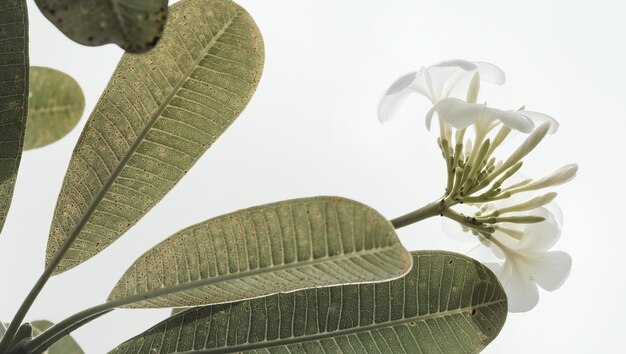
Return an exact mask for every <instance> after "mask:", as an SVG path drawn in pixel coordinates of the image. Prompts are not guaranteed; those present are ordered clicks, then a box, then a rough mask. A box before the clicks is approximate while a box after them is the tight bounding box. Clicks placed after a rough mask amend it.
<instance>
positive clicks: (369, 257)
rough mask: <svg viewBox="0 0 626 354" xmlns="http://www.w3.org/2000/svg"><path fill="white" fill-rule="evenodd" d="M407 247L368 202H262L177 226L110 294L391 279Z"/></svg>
mask: <svg viewBox="0 0 626 354" xmlns="http://www.w3.org/2000/svg"><path fill="white" fill-rule="evenodd" d="M410 269H411V255H410V254H409V252H407V251H406V250H405V249H404V247H403V246H402V244H401V243H400V241H399V240H398V236H397V235H396V232H395V229H394V227H393V225H391V223H390V222H389V221H388V220H387V219H385V218H384V217H383V216H382V215H380V214H379V213H378V212H376V211H375V210H374V209H372V208H370V207H368V206H366V205H363V204H361V203H357V202H355V201H352V200H348V199H344V198H338V197H314V198H305V199H295V200H288V201H283V202H278V203H273V204H267V205H262V206H258V207H254V208H250V209H245V210H240V211H237V212H234V213H231V214H227V215H223V216H220V217H217V218H214V219H211V220H208V221H205V222H202V223H199V224H196V225H194V226H191V227H189V228H187V229H184V230H182V231H180V232H178V233H176V234H174V235H173V236H171V237H169V238H168V239H167V240H165V241H163V242H161V243H160V244H158V245H157V246H155V247H154V248H153V249H151V250H150V251H148V252H146V253H145V254H144V255H142V256H141V257H139V259H138V260H137V261H136V262H135V263H134V264H133V265H132V266H131V267H130V268H129V269H128V270H127V271H126V273H125V274H124V276H122V278H121V279H120V281H119V282H118V283H117V285H116V286H115V288H114V289H113V291H112V292H111V295H109V301H110V302H119V303H130V301H132V300H133V299H135V300H136V301H135V302H133V303H130V305H129V306H125V307H134V308H143V307H175V306H197V305H208V304H217V303H224V302H231V301H238V300H243V299H250V298H255V297H259V296H264V295H269V294H275V293H279V292H287V291H294V290H299V289H305V288H311V287H322V286H329V285H338V284H346V283H362V282H373V281H385V280H390V279H395V278H398V277H401V276H402V275H404V274H406V272H408V271H409V270H410Z"/></svg>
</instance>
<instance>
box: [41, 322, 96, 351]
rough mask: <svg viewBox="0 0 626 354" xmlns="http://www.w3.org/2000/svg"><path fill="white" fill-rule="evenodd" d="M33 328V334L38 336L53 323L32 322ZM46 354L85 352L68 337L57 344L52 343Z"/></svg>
mask: <svg viewBox="0 0 626 354" xmlns="http://www.w3.org/2000/svg"><path fill="white" fill-rule="evenodd" d="M31 325H32V326H33V334H34V335H35V336H38V335H40V334H41V332H43V331H45V330H46V329H48V328H50V327H52V325H53V323H52V322H50V321H34V322H31ZM47 352H48V354H84V353H85V352H84V351H83V350H82V349H81V348H80V346H79V345H78V343H76V341H75V340H74V339H73V338H72V337H70V336H69V335H67V336H65V337H63V338H61V339H60V340H59V341H58V342H56V343H54V344H53V345H52V346H51V347H50V348H49V349H48V351H47Z"/></svg>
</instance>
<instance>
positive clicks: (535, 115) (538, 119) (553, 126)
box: [518, 111, 559, 134]
mask: <svg viewBox="0 0 626 354" xmlns="http://www.w3.org/2000/svg"><path fill="white" fill-rule="evenodd" d="M518 112H519V113H521V114H523V115H524V116H526V117H527V118H528V119H530V120H531V121H533V123H535V125H537V126H538V125H540V124H541V123H544V122H550V130H549V131H548V133H550V134H554V133H556V131H557V130H559V122H557V121H556V119H554V118H552V117H550V116H549V115H547V114H543V113H539V112H532V111H518Z"/></svg>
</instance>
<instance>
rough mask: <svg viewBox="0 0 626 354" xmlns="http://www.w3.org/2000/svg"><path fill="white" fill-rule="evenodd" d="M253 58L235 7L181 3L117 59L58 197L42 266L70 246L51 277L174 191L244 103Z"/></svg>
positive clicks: (252, 28)
mask: <svg viewBox="0 0 626 354" xmlns="http://www.w3.org/2000/svg"><path fill="white" fill-rule="evenodd" d="M263 54H264V52H263V41H262V38H261V34H260V33H259V30H258V28H257V27H256V24H255V23H254V21H253V20H252V18H251V17H250V16H249V15H248V13H247V12H246V11H245V10H244V9H242V8H241V7H240V6H238V5H236V4H235V3H233V2H231V1H228V0H183V1H180V2H178V3H176V4H175V5H172V6H171V8H170V17H169V20H168V23H167V26H166V28H165V31H164V33H163V38H162V39H161V41H160V42H159V44H158V45H157V46H156V47H155V48H154V49H153V50H151V51H150V52H148V53H145V54H140V55H137V54H125V55H124V56H123V57H122V59H121V61H120V63H119V65H118V67H117V69H116V71H115V73H114V75H113V78H112V79H111V82H109V85H108V87H107V88H106V90H105V92H104V93H103V95H102V97H101V98H100V101H99V102H98V104H97V106H96V108H95V110H94V112H93V113H92V115H91V116H90V117H89V120H88V121H87V123H86V126H85V129H84V130H83V133H82V135H81V137H80V139H79V140H78V143H77V146H76V148H75V150H74V153H73V155H72V159H71V161H70V166H69V168H68V171H67V174H66V176H65V180H64V182H63V187H62V189H61V193H60V195H59V199H58V202H57V207H56V210H55V213H54V219H53V222H52V226H51V229H50V237H49V240H48V249H47V253H46V264H49V263H50V261H51V260H52V258H53V257H54V256H55V254H56V253H57V251H58V250H59V249H61V247H64V245H65V246H67V245H68V244H71V247H70V248H69V251H68V252H67V253H65V254H64V256H63V258H62V259H61V262H60V264H59V266H58V267H57V268H56V270H55V273H56V274H58V273H60V272H63V271H65V270H67V269H70V268H72V267H75V266H77V265H78V264H80V263H82V262H84V261H85V260H87V259H89V258H90V257H92V256H94V255H95V254H97V253H98V252H100V251H101V250H103V249H104V248H106V247H108V246H109V245H110V244H111V243H112V242H113V241H115V240H116V239H117V238H118V237H120V236H121V235H122V234H123V233H124V232H126V230H128V229H129V228H130V227H131V226H132V225H134V224H135V223H136V222H137V221H138V220H139V219H140V218H141V217H142V216H143V215H145V213H146V212H147V211H148V210H150V209H151V208H152V207H153V206H154V205H155V204H156V203H157V202H158V201H160V200H161V199H162V198H163V196H164V195H165V194H166V193H167V192H168V191H170V190H171V189H172V188H173V187H174V185H175V184H176V183H177V182H178V181H179V180H180V179H181V178H182V177H183V176H184V175H185V173H186V172H187V171H188V170H189V169H190V168H191V166H192V165H193V164H194V163H195V162H196V161H197V160H198V158H200V156H201V155H202V154H203V153H204V152H205V151H206V150H207V149H208V148H209V147H210V146H211V145H212V144H213V143H214V142H215V140H216V139H217V138H218V137H219V136H220V135H221V134H222V133H223V132H224V131H225V130H226V128H227V127H228V126H229V125H230V124H231V123H232V122H233V121H234V120H235V119H236V118H237V116H239V114H240V113H241V111H242V110H243V109H244V107H245V106H246V104H247V103H248V102H249V100H250V99H251V97H252V94H253V92H254V90H255V88H256V86H257V84H258V82H259V79H260V76H261V71H262V67H263V59H264V56H263Z"/></svg>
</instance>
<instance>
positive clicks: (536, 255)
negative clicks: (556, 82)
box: [378, 60, 578, 312]
mask: <svg viewBox="0 0 626 354" xmlns="http://www.w3.org/2000/svg"><path fill="white" fill-rule="evenodd" d="M485 79H486V81H491V82H494V83H498V84H502V83H504V73H503V72H502V71H501V70H500V69H499V68H497V67H496V66H495V65H493V64H487V63H472V62H468V61H463V60H455V61H449V62H443V63H439V64H436V65H433V66H430V67H427V68H422V69H421V70H420V71H419V72H413V73H409V74H407V75H404V76H402V77H401V78H399V79H398V80H397V81H396V82H394V83H393V85H392V86H391V87H390V88H389V89H388V90H387V93H386V94H385V96H384V97H383V99H382V100H381V102H380V105H379V112H378V113H379V119H380V120H381V121H382V122H384V121H386V120H389V119H390V118H391V116H392V114H393V113H394V111H395V109H396V108H397V106H398V105H399V104H400V102H401V101H402V100H403V99H404V98H406V96H407V95H408V94H410V93H411V92H417V93H419V94H422V95H424V96H426V97H427V98H428V99H430V101H431V102H432V103H433V107H432V108H431V109H430V110H429V112H428V114H427V115H426V127H427V128H428V129H429V130H430V127H431V125H432V120H433V118H435V117H437V118H438V121H439V138H438V140H437V143H438V145H439V148H440V149H441V155H442V157H443V158H444V160H445V163H446V170H447V175H448V180H447V185H446V187H445V193H444V195H443V197H442V198H441V199H440V200H438V201H436V202H434V203H431V204H429V205H427V206H425V207H423V208H420V209H418V210H416V211H414V212H412V213H410V214H407V215H403V216H401V217H399V218H396V219H394V220H392V223H393V224H394V226H396V227H402V226H405V225H408V224H410V223H412V222H415V220H418V221H419V220H421V219H422V218H424V217H428V216H433V215H441V216H443V217H444V219H443V220H444V231H446V233H451V234H453V236H457V237H456V238H457V239H465V240H467V239H469V240H474V241H480V242H479V243H478V246H477V247H475V248H474V249H473V252H474V253H476V252H478V251H480V250H482V254H488V255H490V257H489V258H491V259H492V260H496V262H491V261H490V260H487V259H482V261H483V263H485V264H487V265H488V266H489V267H490V268H491V269H492V270H493V271H494V273H495V274H496V275H497V276H498V278H499V279H500V281H501V283H502V284H503V286H504V288H505V290H506V292H507V295H508V299H509V310H510V311H511V312H521V311H528V310H530V309H531V308H533V307H534V306H535V305H536V304H537V301H538V299H539V292H538V289H537V286H540V287H542V288H544V289H546V290H549V291H552V290H555V289H557V288H559V287H560V286H561V285H562V284H563V282H564V281H565V280H566V279H567V277H568V275H569V271H570V269H571V265H572V259H571V257H570V256H569V255H568V254H567V253H565V252H559V251H550V249H551V248H552V246H554V244H555V243H556V242H557V240H558V239H559V237H560V236H561V223H562V221H561V216H560V211H559V210H558V208H557V207H556V204H555V203H554V202H553V200H554V199H555V198H556V193H554V192H548V193H544V194H534V195H531V194H533V193H535V192H537V191H538V190H541V189H544V188H548V187H553V186H557V185H560V184H563V183H566V182H568V181H570V180H571V179H573V178H574V177H575V176H576V173H577V171H578V165H576V164H569V165H565V166H563V167H561V168H559V169H558V170H556V171H555V172H553V173H552V174H550V175H548V176H546V177H544V178H541V179H538V180H533V179H529V178H525V179H522V178H519V173H518V172H519V170H520V169H521V167H522V165H523V161H522V160H523V159H525V158H526V157H527V156H528V155H529V154H530V153H531V152H532V151H533V150H534V149H535V148H536V147H537V146H538V144H539V143H540V142H541V141H543V139H544V138H545V137H546V136H547V134H548V133H555V132H556V131H557V130H558V127H559V124H558V122H557V121H556V120H555V119H554V118H552V117H550V116H548V115H546V114H543V113H539V112H532V111H526V110H525V109H524V108H523V107H522V108H521V109H518V110H500V109H496V108H492V107H488V106H487V105H486V104H478V103H476V102H477V98H478V93H479V90H480V81H481V80H485ZM460 89H462V90H463V94H464V97H462V98H463V99H460V98H457V97H456V95H453V94H452V92H453V91H455V92H457V91H460ZM469 127H474V129H473V130H469V129H467V128H469ZM496 127H499V129H497V130H494V128H496ZM514 130H515V131H520V132H522V133H526V134H528V135H527V136H526V138H525V139H524V141H523V142H521V143H520V145H519V146H518V147H517V148H516V149H514V150H513V152H512V153H510V154H508V156H507V157H504V158H502V157H498V156H496V155H497V152H499V151H500V149H499V147H500V146H502V144H503V143H504V142H505V141H506V140H507V139H508V138H510V133H511V132H512V131H514ZM516 177H517V179H518V180H517V181H514V180H515V179H516ZM457 208H458V209H460V210H463V209H465V210H469V212H466V211H465V210H463V212H466V214H462V213H460V212H459V211H457V210H455V209H457ZM459 226H460V227H459ZM459 234H460V235H459ZM485 246H486V247H485Z"/></svg>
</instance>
